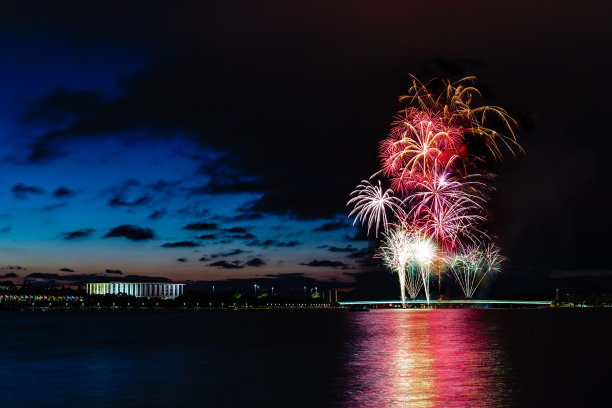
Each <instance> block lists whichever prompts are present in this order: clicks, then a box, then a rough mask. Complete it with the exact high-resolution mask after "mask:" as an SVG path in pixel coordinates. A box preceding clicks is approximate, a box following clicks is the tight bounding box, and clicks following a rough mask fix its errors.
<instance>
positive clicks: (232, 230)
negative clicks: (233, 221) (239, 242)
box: [227, 227, 247, 234]
mask: <svg viewBox="0 0 612 408" xmlns="http://www.w3.org/2000/svg"><path fill="white" fill-rule="evenodd" d="M227 232H229V233H230V234H244V233H246V232H247V230H246V228H243V227H232V228H230V229H228V230H227Z"/></svg>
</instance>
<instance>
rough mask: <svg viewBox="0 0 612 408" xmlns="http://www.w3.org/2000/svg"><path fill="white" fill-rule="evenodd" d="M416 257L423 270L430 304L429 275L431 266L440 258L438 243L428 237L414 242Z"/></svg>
mask: <svg viewBox="0 0 612 408" xmlns="http://www.w3.org/2000/svg"><path fill="white" fill-rule="evenodd" d="M413 245H414V249H413V250H414V257H415V260H416V262H417V265H418V267H419V271H420V272H421V279H422V280H423V289H424V290H425V297H426V298H427V304H428V305H429V277H430V274H431V268H432V267H433V265H434V262H435V261H436V260H437V259H438V256H439V254H438V249H437V248H436V245H435V244H434V243H433V242H432V241H431V240H430V239H428V238H424V237H422V238H420V239H417V240H416V242H414V244H413Z"/></svg>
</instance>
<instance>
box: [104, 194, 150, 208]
mask: <svg viewBox="0 0 612 408" xmlns="http://www.w3.org/2000/svg"><path fill="white" fill-rule="evenodd" d="M149 202H151V197H150V196H149V195H144V196H142V197H140V198H137V199H135V200H133V201H128V200H126V199H125V198H124V197H122V196H120V195H116V196H114V197H113V198H111V199H110V201H109V202H108V205H109V206H111V207H137V206H140V205H144V204H148V203H149Z"/></svg>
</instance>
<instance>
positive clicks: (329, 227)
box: [313, 220, 351, 232]
mask: <svg viewBox="0 0 612 408" xmlns="http://www.w3.org/2000/svg"><path fill="white" fill-rule="evenodd" d="M350 226H351V225H350V224H349V223H348V222H345V221H342V220H339V221H331V222H326V223H325V224H323V225H319V226H318V227H317V228H315V229H313V231H317V232H321V231H337V230H339V229H344V228H348V227H350Z"/></svg>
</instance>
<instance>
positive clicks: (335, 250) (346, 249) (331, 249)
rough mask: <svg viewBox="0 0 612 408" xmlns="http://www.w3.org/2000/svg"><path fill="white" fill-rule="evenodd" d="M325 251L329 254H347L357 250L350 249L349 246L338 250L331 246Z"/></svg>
mask: <svg viewBox="0 0 612 408" xmlns="http://www.w3.org/2000/svg"><path fill="white" fill-rule="evenodd" d="M327 250H328V251H330V252H349V253H354V252H357V248H355V247H352V246H350V245H349V246H347V247H344V248H338V247H335V246H331V247H329V248H327Z"/></svg>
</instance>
